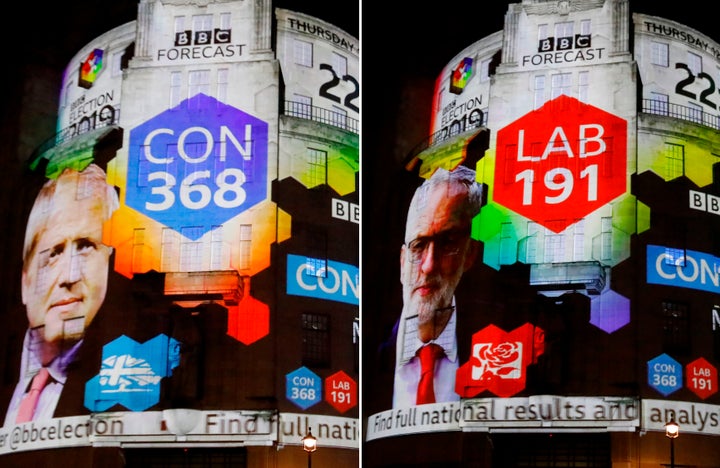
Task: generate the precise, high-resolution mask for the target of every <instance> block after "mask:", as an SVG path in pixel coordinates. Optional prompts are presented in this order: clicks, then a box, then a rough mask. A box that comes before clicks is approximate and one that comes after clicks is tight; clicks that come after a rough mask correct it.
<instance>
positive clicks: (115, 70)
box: [110, 52, 123, 76]
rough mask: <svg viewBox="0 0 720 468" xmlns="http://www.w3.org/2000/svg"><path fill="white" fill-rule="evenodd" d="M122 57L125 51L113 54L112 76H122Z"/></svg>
mask: <svg viewBox="0 0 720 468" xmlns="http://www.w3.org/2000/svg"><path fill="white" fill-rule="evenodd" d="M122 58H123V52H115V53H114V54H112V58H111V61H110V70H111V72H110V74H111V75H112V76H120V75H121V74H122Z"/></svg>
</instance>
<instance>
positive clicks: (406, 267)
mask: <svg viewBox="0 0 720 468" xmlns="http://www.w3.org/2000/svg"><path fill="white" fill-rule="evenodd" d="M467 195H468V194H467V188H465V187H463V188H458V187H457V185H453V184H441V185H438V186H435V187H434V188H433V189H432V190H428V191H427V192H426V193H425V194H423V195H422V197H423V199H422V200H419V201H418V200H414V202H413V203H412V204H411V208H410V211H409V213H408V222H407V226H406V230H405V244H404V245H403V247H402V249H401V253H400V272H401V274H400V281H401V283H402V285H403V301H404V307H405V313H406V315H414V314H417V315H418V326H419V328H420V330H421V334H422V330H423V329H424V328H427V327H429V328H430V329H432V328H435V329H436V331H437V333H431V335H434V336H431V335H428V336H424V337H423V336H421V339H423V341H427V340H428V339H434V338H436V337H437V336H436V335H437V334H439V333H440V332H441V331H442V329H443V328H444V326H445V323H446V321H447V320H446V318H447V317H449V313H447V312H443V311H447V310H448V308H449V307H450V306H451V305H452V298H453V295H454V293H455V288H456V287H457V285H458V283H459V282H460V278H461V277H462V275H463V273H464V272H465V271H466V270H467V269H468V268H470V266H472V264H473V262H474V260H475V256H476V252H477V249H476V246H475V244H474V242H473V241H472V240H471V239H470V222H471V220H470V219H468V217H467V216H465V215H463V213H465V212H466V211H465V210H463V209H462V208H463V206H464V203H466V200H467ZM439 314H440V315H442V316H443V317H445V319H441V322H439V323H438V322H437V319H438V315H439Z"/></svg>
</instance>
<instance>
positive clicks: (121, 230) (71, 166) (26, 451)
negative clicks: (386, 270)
mask: <svg viewBox="0 0 720 468" xmlns="http://www.w3.org/2000/svg"><path fill="white" fill-rule="evenodd" d="M347 14H348V15H358V14H359V11H357V12H356V11H352V9H348V11H347ZM58 89H59V93H60V96H59V101H58V102H59V108H58V109H57V134H56V135H54V136H52V137H51V138H49V139H48V140H47V142H46V143H45V144H43V145H42V146H41V147H40V148H38V149H37V150H36V151H35V152H34V153H33V154H32V155H31V156H30V157H29V158H28V160H27V164H26V165H25V167H24V168H23V171H22V174H21V175H20V177H19V180H18V183H17V187H19V189H18V190H17V193H15V194H14V195H13V198H14V203H16V204H18V206H20V209H19V210H20V211H22V218H23V219H22V221H21V222H20V221H19V222H17V223H10V224H9V226H17V231H18V232H15V233H14V234H12V235H10V236H9V238H10V239H17V242H15V244H16V245H15V246H14V247H13V249H14V253H13V256H12V258H9V259H7V262H6V266H7V268H13V269H14V271H13V273H9V274H8V276H9V277H11V278H13V280H12V281H11V282H8V284H6V285H5V287H4V288H5V289H4V290H3V291H4V294H3V296H5V302H4V304H5V308H4V309H5V310H3V314H5V315H4V316H5V319H4V320H3V327H2V331H0V349H2V350H3V351H2V359H1V360H0V362H1V364H0V366H2V367H1V370H2V371H1V374H2V380H1V381H0V398H1V402H0V405H2V411H3V415H2V418H3V421H4V423H3V425H2V427H1V428H0V465H2V466H58V465H59V464H66V465H75V466H105V467H122V466H143V467H145V466H161V465H162V466H233V467H245V466H246V467H260V466H262V467H271V466H273V467H280V466H305V464H306V463H308V464H309V463H310V462H311V461H314V462H317V463H318V464H323V463H324V464H329V463H331V462H332V463H337V464H338V465H339V466H359V445H360V440H361V430H360V420H359V401H358V399H359V358H360V356H359V342H358V336H359V294H360V293H359V224H360V213H359V187H358V183H359V169H360V168H359V164H360V160H359V112H360V109H359V91H360V90H359V41H358V39H357V38H355V37H353V36H352V35H350V34H348V33H347V32H345V31H344V30H342V29H341V28H339V27H337V26H334V25H332V24H328V23H327V22H326V21H324V20H321V19H319V18H316V17H313V16H309V15H306V14H303V13H302V12H295V11H290V10H287V9H281V8H274V7H273V5H272V2H271V1H270V0H259V1H252V2H248V1H214V0H210V1H187V2H178V1H161V0H140V1H139V2H138V5H137V19H136V20H133V21H130V22H128V23H126V24H122V25H118V26H117V27H115V28H114V29H111V30H108V31H106V32H105V33H103V34H102V35H100V36H98V37H96V38H94V39H92V40H91V41H90V42H89V43H87V45H85V46H84V47H83V48H82V49H81V50H78V51H77V53H76V54H75V56H74V57H73V58H72V59H71V60H70V61H69V63H68V64H67V67H66V69H65V73H64V76H63V82H62V86H59V87H58ZM45 136H46V137H48V136H50V135H45ZM41 377H42V378H41ZM41 381H42V384H41V383H39V382H41ZM36 388H37V389H40V388H42V390H41V391H40V392H39V395H40V396H39V399H36V401H35V402H34V405H36V406H33V404H29V403H26V401H25V396H31V395H32V394H35V393H38V391H37V390H36ZM306 442H313V443H314V444H315V447H314V448H316V450H315V451H311V450H312V449H313V447H312V446H310V447H306V446H305V443H306ZM306 448H307V450H306ZM311 457H312V458H311Z"/></svg>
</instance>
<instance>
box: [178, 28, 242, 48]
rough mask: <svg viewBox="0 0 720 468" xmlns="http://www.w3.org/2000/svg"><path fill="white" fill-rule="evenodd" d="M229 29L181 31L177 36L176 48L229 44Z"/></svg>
mask: <svg viewBox="0 0 720 468" xmlns="http://www.w3.org/2000/svg"><path fill="white" fill-rule="evenodd" d="M229 43H230V30H229V29H214V30H212V31H195V32H194V33H193V31H181V32H179V33H176V34H175V47H184V46H192V45H210V44H229Z"/></svg>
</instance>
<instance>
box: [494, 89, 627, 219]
mask: <svg viewBox="0 0 720 468" xmlns="http://www.w3.org/2000/svg"><path fill="white" fill-rule="evenodd" d="M496 148H497V150H496V153H497V161H496V164H495V180H494V188H493V190H494V195H493V200H494V201H495V202H496V203H498V204H500V205H502V206H505V207H507V208H509V209H511V210H513V211H515V212H516V213H518V214H520V215H523V216H525V217H527V218H529V219H531V220H533V221H535V222H537V223H539V224H541V225H543V226H545V227H546V228H548V229H550V230H551V231H554V232H557V233H559V232H562V231H563V230H565V228H567V227H568V226H569V225H571V224H573V223H575V222H576V221H577V220H578V219H580V218H583V217H585V216H587V215H588V214H590V213H592V212H593V211H595V210H596V209H598V208H600V207H601V206H603V205H605V204H606V203H608V202H610V201H612V200H614V199H615V198H617V197H618V196H620V195H622V194H624V193H625V191H626V190H627V122H626V121H625V120H624V119H621V118H620V117H618V116H616V115H613V114H610V113H608V112H605V111H604V110H602V109H599V108H597V107H594V106H591V105H589V104H585V103H583V102H580V101H578V100H577V99H575V98H572V97H570V96H565V95H561V96H559V97H557V98H555V99H553V100H552V101H548V102H547V103H545V105H543V106H542V107H541V108H540V109H537V110H535V111H532V112H529V113H527V114H525V115H524V116H522V117H520V118H519V119H517V120H516V121H515V122H513V123H511V124H510V125H508V126H506V127H505V128H503V129H501V130H500V131H499V132H498V135H497V143H496Z"/></svg>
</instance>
